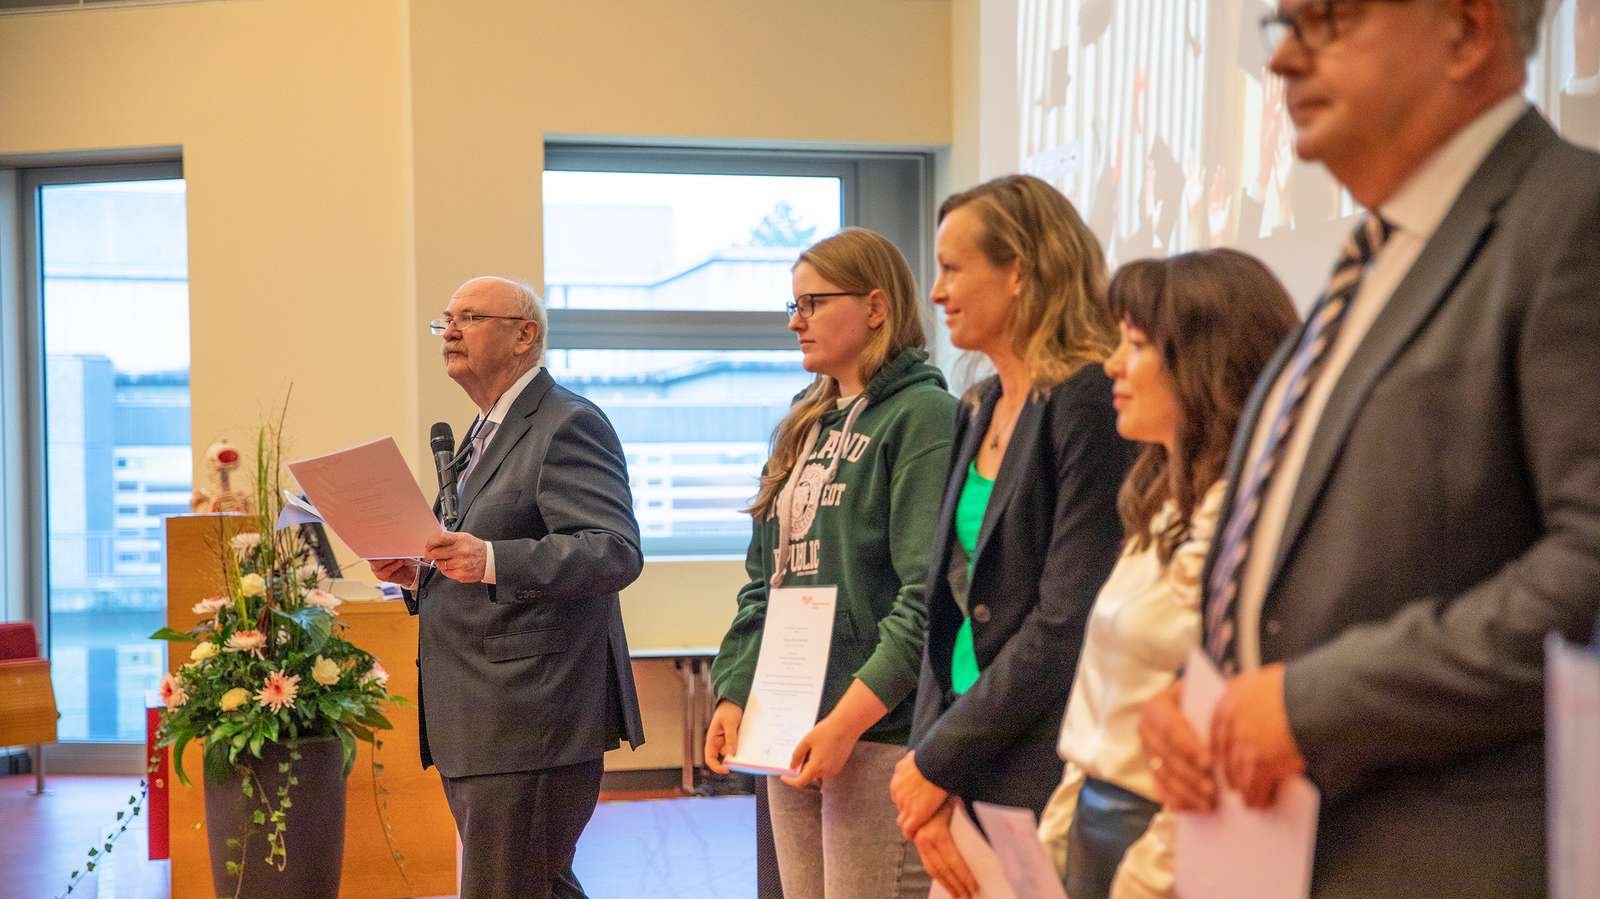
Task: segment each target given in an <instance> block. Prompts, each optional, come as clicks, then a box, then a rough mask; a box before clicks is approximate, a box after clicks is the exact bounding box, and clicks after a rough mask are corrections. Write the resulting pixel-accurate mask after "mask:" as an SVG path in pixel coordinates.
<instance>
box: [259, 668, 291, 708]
mask: <svg viewBox="0 0 1600 899" xmlns="http://www.w3.org/2000/svg"><path fill="white" fill-rule="evenodd" d="M298 692H300V675H298V674H295V675H285V674H284V673H283V672H282V671H274V672H272V673H271V674H269V675H267V681H266V683H265V684H263V685H262V686H261V689H259V690H257V691H256V702H259V703H261V704H262V705H263V706H266V707H267V708H269V709H272V710H273V711H274V712H281V711H283V710H284V709H286V708H288V709H292V708H294V696H295V694H296V693H298Z"/></svg>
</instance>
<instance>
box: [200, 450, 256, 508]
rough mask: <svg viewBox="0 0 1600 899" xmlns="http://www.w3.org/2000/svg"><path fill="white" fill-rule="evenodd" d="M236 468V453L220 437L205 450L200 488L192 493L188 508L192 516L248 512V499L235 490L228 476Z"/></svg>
mask: <svg viewBox="0 0 1600 899" xmlns="http://www.w3.org/2000/svg"><path fill="white" fill-rule="evenodd" d="M238 467H239V451H238V450H236V449H234V448H233V444H231V443H229V442H228V438H226V437H224V438H222V439H220V440H218V441H217V442H216V443H213V444H211V446H210V447H208V448H207V449H206V457H205V462H204V468H205V475H204V476H203V477H202V478H196V479H195V480H197V481H199V480H204V481H205V485H204V486H197V487H195V489H194V496H192V497H190V499H189V508H190V509H192V510H193V511H195V512H249V511H250V497H249V496H248V495H246V494H245V492H244V491H243V490H237V489H235V488H234V487H233V486H232V485H231V484H230V483H229V478H228V475H229V473H230V472H232V471H233V470H234V469H236V468H238Z"/></svg>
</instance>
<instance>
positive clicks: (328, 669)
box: [311, 656, 339, 687]
mask: <svg viewBox="0 0 1600 899" xmlns="http://www.w3.org/2000/svg"><path fill="white" fill-rule="evenodd" d="M311 679H312V680H314V681H316V682H317V683H319V684H321V685H323V686H324V687H331V686H333V685H334V684H336V683H338V682H339V663H338V662H335V661H334V660H332V659H325V658H323V657H322V656H317V660H316V661H315V662H314V663H312V665H311Z"/></svg>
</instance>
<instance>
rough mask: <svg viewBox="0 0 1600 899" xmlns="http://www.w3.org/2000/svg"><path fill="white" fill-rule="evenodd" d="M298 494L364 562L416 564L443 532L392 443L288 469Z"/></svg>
mask: <svg viewBox="0 0 1600 899" xmlns="http://www.w3.org/2000/svg"><path fill="white" fill-rule="evenodd" d="M289 471H291V472H293V473H294V478H295V480H296V481H299V482H300V489H301V490H304V491H305V493H306V496H307V497H308V498H309V499H310V500H311V502H312V504H313V505H314V506H315V507H316V510H317V512H318V513H319V514H321V516H322V520H323V521H325V522H327V523H328V527H331V528H333V532H334V533H335V534H338V535H339V539H340V540H343V541H344V542H345V545H346V546H349V547H350V549H352V550H353V551H355V553H356V555H358V556H360V557H361V558H363V559H417V558H421V557H422V552H423V549H424V547H425V545H426V544H427V542H428V538H429V537H432V536H433V535H434V534H437V533H439V531H441V530H443V529H442V528H441V527H439V521H438V519H436V518H434V517H433V510H432V509H431V508H430V507H429V505H428V500H427V499H426V498H424V497H423V495H422V488H421V487H419V486H418V485H417V479H416V478H414V477H412V476H411V469H409V468H407V467H406V460H405V459H404V458H403V457H402V456H401V455H400V447H399V446H397V445H396V444H395V442H394V438H393V437H385V438H383V439H382V440H374V441H373V442H371V443H365V444H362V445H361V446H357V447H353V448H351V449H347V450H342V451H340V452H337V453H329V454H328V455H326V456H317V457H316V458H314V459H302V460H300V461H298V462H290V463H289Z"/></svg>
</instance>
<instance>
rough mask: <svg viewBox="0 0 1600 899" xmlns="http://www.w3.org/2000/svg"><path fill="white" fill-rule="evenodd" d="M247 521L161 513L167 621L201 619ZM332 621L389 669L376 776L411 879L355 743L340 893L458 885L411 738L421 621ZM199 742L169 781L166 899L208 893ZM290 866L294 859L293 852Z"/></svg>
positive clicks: (422, 892)
mask: <svg viewBox="0 0 1600 899" xmlns="http://www.w3.org/2000/svg"><path fill="white" fill-rule="evenodd" d="M251 523H252V520H251V519H249V518H246V517H244V516H240V515H178V516H174V517H171V518H168V519H167V520H166V543H167V547H166V549H167V555H166V560H167V624H168V625H169V626H171V627H174V628H177V629H178V630H188V629H190V628H192V627H194V626H195V625H196V624H197V623H199V617H198V616H197V615H195V614H194V612H193V611H192V606H193V605H194V604H195V603H196V602H198V601H199V600H201V599H204V598H206V597H208V596H213V595H215V594H217V593H218V592H220V591H221V588H222V565H221V563H220V562H219V555H218V553H219V552H220V551H221V547H223V546H226V545H227V540H228V539H229V538H231V537H232V536H233V535H234V534H236V533H238V532H240V531H242V530H248V529H249V525H250V524H251ZM338 620H339V622H340V623H341V624H343V625H344V627H345V631H344V636H345V639H347V640H349V641H350V642H352V643H354V644H355V645H357V646H359V647H361V648H362V649H365V650H366V651H367V652H370V653H372V654H373V655H374V656H376V657H377V658H378V660H379V661H381V662H382V663H383V667H384V668H386V669H388V671H389V691H390V692H391V693H397V694H399V695H401V696H404V697H406V699H407V700H409V704H408V705H407V706H405V707H404V708H390V709H385V710H384V712H385V715H386V716H387V717H388V718H389V720H390V721H391V722H393V724H394V730H392V731H385V732H382V736H381V739H382V740H383V749H382V750H381V751H380V752H379V760H380V761H381V762H382V763H383V766H384V770H383V772H382V774H380V775H379V782H380V783H382V785H383V786H384V787H386V788H387V789H388V791H389V796H388V818H389V825H390V832H391V834H392V836H393V840H394V845H395V848H397V849H399V850H400V851H401V852H402V853H404V854H405V863H404V864H405V873H406V876H407V877H408V878H409V879H410V884H409V885H408V884H407V883H406V880H404V879H402V878H401V875H400V871H399V869H398V868H396V866H395V864H394V862H393V861H392V860H391V859H390V857H389V844H388V842H387V841H386V840H385V839H384V833H383V825H382V823H381V821H380V819H379V817H378V811H377V806H376V804H375V796H376V785H375V784H374V783H373V773H372V747H371V746H369V745H367V744H365V743H358V744H357V747H358V748H357V751H356V761H355V767H354V768H352V769H351V771H350V780H349V782H348V785H347V787H346V796H345V804H346V809H345V840H344V875H343V881H342V883H341V885H340V888H339V896H340V897H341V899H400V897H406V896H440V895H452V894H454V893H455V891H456V826H455V820H454V819H453V818H451V816H450V808H449V806H447V805H446V804H445V799H444V790H443V788H442V787H441V786H440V784H439V774H438V772H437V771H436V770H435V769H432V768H430V769H428V770H427V771H423V770H422V766H421V764H420V763H419V762H418V760H417V759H418V755H417V752H418V744H417V668H416V664H415V661H416V655H417V620H416V619H415V618H413V617H411V616H410V615H408V614H406V609H405V606H404V605H403V604H401V603H399V602H347V603H345V604H343V605H341V606H340V607H339V617H338ZM172 646H173V650H172V652H170V653H169V654H168V667H169V668H170V669H171V670H173V671H177V670H178V667H179V666H180V665H181V664H183V663H184V662H185V661H187V660H188V646H187V644H181V643H174V644H172ZM199 742H200V741H198V740H196V741H195V742H193V743H190V744H189V746H188V748H187V749H186V750H185V752H184V766H183V767H184V772H185V773H186V774H188V776H189V782H190V784H191V785H190V786H188V787H185V786H183V785H181V784H179V783H177V781H176V774H173V775H172V776H173V782H172V783H171V784H170V785H169V788H168V795H169V796H170V797H171V800H170V816H171V817H170V822H171V823H170V826H169V833H170V836H171V843H172V899H212V897H213V896H215V891H214V890H213V889H212V885H211V868H210V860H209V857H208V855H207V849H206V833H205V798H204V796H205V794H204V790H205V773H204V764H203V762H202V759H201V747H200V745H199ZM289 864H294V859H293V858H292V857H291V858H290V859H289Z"/></svg>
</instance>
